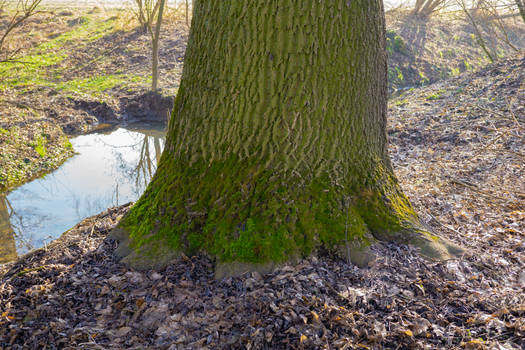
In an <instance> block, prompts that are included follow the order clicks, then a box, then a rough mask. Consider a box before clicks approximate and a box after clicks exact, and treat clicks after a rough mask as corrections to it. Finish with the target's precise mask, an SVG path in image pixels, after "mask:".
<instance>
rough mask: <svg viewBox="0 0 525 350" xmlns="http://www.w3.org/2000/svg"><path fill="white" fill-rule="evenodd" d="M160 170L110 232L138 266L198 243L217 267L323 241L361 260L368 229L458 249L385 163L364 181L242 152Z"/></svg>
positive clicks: (431, 248)
mask: <svg viewBox="0 0 525 350" xmlns="http://www.w3.org/2000/svg"><path fill="white" fill-rule="evenodd" d="M165 168H169V169H165ZM270 169H271V167H270ZM376 169H381V167H376ZM158 171H159V172H160V173H161V174H164V176H163V177H160V176H156V177H155V178H154V180H153V182H152V184H151V185H150V186H149V187H148V189H147V191H146V193H145V194H144V195H143V196H142V198H141V199H140V200H139V201H138V202H137V203H136V204H135V206H134V207H133V208H132V210H131V211H130V213H129V214H128V215H127V216H126V217H124V218H123V220H122V221H121V223H120V224H119V227H118V228H117V229H116V230H115V231H114V232H113V234H112V236H111V237H112V238H114V239H117V240H118V241H119V242H120V245H119V248H118V249H117V252H116V254H117V256H119V257H120V258H122V259H123V261H124V262H125V263H127V264H128V265H130V266H133V267H135V268H138V269H142V270H143V269H149V268H159V267H162V266H164V265H166V264H168V263H169V262H170V261H171V260H172V259H174V258H177V257H178V256H180V253H184V254H186V255H192V254H195V253H197V252H199V251H203V252H206V253H208V254H210V255H211V256H214V257H216V258H217V261H218V262H219V263H220V264H221V266H222V267H221V268H220V269H221V271H223V272H221V273H219V274H220V275H224V274H228V273H227V271H230V272H229V274H238V273H240V271H243V270H259V271H263V272H264V271H266V270H268V269H269V268H271V267H273V266H276V265H275V264H279V263H284V262H290V261H294V260H298V259H300V258H303V257H307V256H309V255H311V254H315V253H316V251H317V250H318V249H319V248H321V247H323V249H327V250H331V251H333V252H336V253H337V252H339V254H340V255H341V256H342V257H344V258H348V259H349V260H351V261H352V262H354V263H356V264H358V265H360V266H365V265H366V264H368V263H369V262H370V261H371V260H373V254H372V253H371V251H370V250H369V249H368V248H367V247H368V246H369V245H370V243H372V242H373V241H374V240H375V239H379V240H384V241H396V242H400V243H406V244H413V245H416V246H418V247H420V248H421V253H422V254H423V255H425V256H427V257H429V258H432V259H447V258H450V257H451V256H454V255H457V254H458V253H460V252H461V250H460V249H459V248H457V247H456V246H454V245H453V244H451V243H449V242H446V241H445V240H443V239H441V238H439V237H436V236H433V235H432V234H430V233H429V232H427V231H425V230H424V229H423V228H422V227H421V225H419V221H418V218H417V215H416V214H415V212H414V210H413V209H412V207H411V206H410V203H409V202H408V200H407V199H406V197H405V196H404V195H403V194H402V192H401V191H400V190H399V188H398V185H397V183H396V182H395V178H394V177H393V176H390V175H389V174H390V172H389V171H386V170H383V172H384V174H383V175H381V176H380V175H379V174H376V175H375V176H372V177H368V178H369V179H372V178H375V179H376V180H369V183H367V184H363V183H356V179H358V178H357V177H351V176H349V177H347V178H346V179H344V180H343V181H341V183H339V184H336V183H335V181H334V180H333V179H331V178H329V176H322V174H321V175H320V176H315V174H312V176H311V177H310V178H307V177H305V176H300V175H299V174H298V173H296V172H293V171H286V170H279V171H270V170H268V168H267V167H265V168H262V166H258V165H256V164H255V163H253V165H250V162H249V161H248V160H244V161H241V160H239V159H230V160H229V161H222V162H214V163H212V164H205V163H203V162H202V163H200V162H191V161H188V160H184V159H170V158H169V157H163V159H162V162H161V164H160V166H159V170H158ZM361 178H362V177H361ZM363 189H364V190H363ZM230 263H233V265H228V264H230ZM225 271H226V272H225Z"/></svg>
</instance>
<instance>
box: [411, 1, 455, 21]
mask: <svg viewBox="0 0 525 350" xmlns="http://www.w3.org/2000/svg"><path fill="white" fill-rule="evenodd" d="M446 2H447V1H446V0H416V4H415V5H414V9H413V10H412V15H414V16H418V17H420V18H427V17H429V16H430V15H431V14H432V13H433V12H434V11H436V10H437V9H438V8H439V7H441V6H443V5H445V3H446Z"/></svg>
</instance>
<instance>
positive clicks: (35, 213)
mask: <svg viewBox="0 0 525 350" xmlns="http://www.w3.org/2000/svg"><path fill="white" fill-rule="evenodd" d="M71 143H72V145H73V148H74V150H75V152H77V154H76V155H75V156H73V157H72V158H71V159H69V160H68V161H66V162H65V163H64V164H63V165H62V166H61V167H59V168H58V169H56V170H55V171H53V172H51V173H49V174H47V175H45V176H43V177H41V178H38V179H35V180H33V181H30V182H28V183H26V184H24V185H22V186H20V187H18V188H16V189H15V190H13V191H12V192H10V193H9V194H8V195H7V196H0V263H5V262H7V261H10V260H13V259H15V258H16V257H17V256H18V255H20V254H24V253H27V252H28V251H30V250H32V249H36V248H40V247H43V246H45V245H46V244H49V242H51V241H52V240H54V239H56V238H58V237H59V236H60V235H61V234H62V233H63V232H65V231H67V230H68V229H70V228H71V227H73V226H74V225H75V224H77V223H78V222H79V221H81V220H82V219H84V218H86V217H89V216H92V215H95V214H97V213H100V212H102V211H104V210H105V209H106V208H108V207H112V206H116V205H121V204H124V203H128V202H131V201H135V200H137V199H138V198H139V197H140V195H141V194H142V193H143V192H144V190H145V189H146V186H147V184H148V183H149V181H150V180H151V177H152V176H153V174H154V173H155V170H156V168H157V162H158V160H159V159H160V155H161V153H162V150H163V149H164V144H165V125H159V124H134V125H129V126H125V127H110V126H106V129H104V128H101V129H99V131H97V132H95V133H91V134H87V135H82V136H78V137H75V138H73V139H71Z"/></svg>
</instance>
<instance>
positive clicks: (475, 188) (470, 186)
mask: <svg viewBox="0 0 525 350" xmlns="http://www.w3.org/2000/svg"><path fill="white" fill-rule="evenodd" d="M450 182H452V183H455V184H457V185H461V186H465V187H467V188H470V189H471V190H473V191H475V192H478V193H481V194H483V195H485V196H488V197H491V198H494V199H497V200H500V201H504V202H508V201H509V200H508V199H507V198H503V197H499V196H496V195H494V194H492V193H489V192H486V191H483V190H480V189H479V188H478V187H477V186H476V185H474V184H470V183H467V182H465V181H462V180H459V179H454V178H450ZM513 194H514V193H513ZM517 194H519V192H517Z"/></svg>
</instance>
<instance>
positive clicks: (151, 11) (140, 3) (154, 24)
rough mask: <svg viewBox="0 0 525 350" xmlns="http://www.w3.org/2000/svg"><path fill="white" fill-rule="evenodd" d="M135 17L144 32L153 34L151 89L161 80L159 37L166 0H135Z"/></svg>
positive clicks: (155, 88) (154, 89)
mask: <svg viewBox="0 0 525 350" xmlns="http://www.w3.org/2000/svg"><path fill="white" fill-rule="evenodd" d="M135 5H136V9H135V12H134V13H135V17H136V18H137V20H138V21H139V23H140V26H141V28H142V30H143V31H144V32H148V33H149V34H150V35H151V90H153V91H156V90H157V88H158V81H159V39H160V28H161V25H162V17H163V14H164V8H165V7H166V6H165V5H166V0H156V1H153V0H135Z"/></svg>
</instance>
